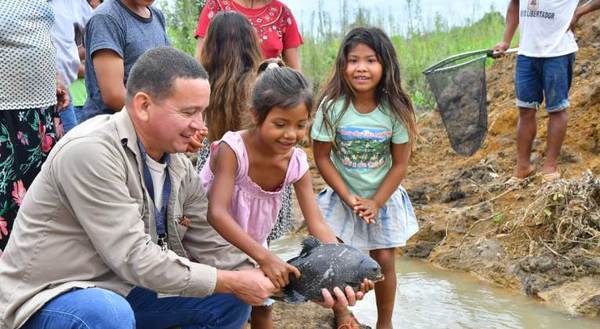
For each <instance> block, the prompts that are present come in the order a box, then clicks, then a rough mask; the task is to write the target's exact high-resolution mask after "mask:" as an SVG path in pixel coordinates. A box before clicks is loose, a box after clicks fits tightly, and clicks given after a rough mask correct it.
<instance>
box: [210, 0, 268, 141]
mask: <svg viewBox="0 0 600 329" xmlns="http://www.w3.org/2000/svg"><path fill="white" fill-rule="evenodd" d="M261 58H262V55H261V52H260V48H259V41H258V37H257V36H256V31H255V30H254V28H253V27H252V25H251V24H250V21H248V19H246V17H244V16H243V15H242V14H239V13H237V12H234V11H224V12H220V13H218V14H217V15H215V17H214V18H213V19H212V22H211V24H210V26H209V28H208V32H207V34H206V39H205V40H204V46H203V50H202V53H201V55H200V62H201V63H202V65H203V66H204V68H205V69H206V70H207V71H208V75H209V82H210V88H211V93H210V104H209V106H208V108H206V112H205V120H206V123H207V126H208V128H209V129H208V140H209V141H214V140H218V139H220V138H221V137H223V135H224V134H225V133H226V132H227V131H230V130H232V131H235V130H240V129H242V128H244V124H243V123H244V122H247V121H249V120H247V119H246V118H244V117H245V116H247V115H248V113H247V112H248V110H249V107H250V106H249V105H250V104H249V102H248V100H249V98H250V93H251V90H252V85H253V83H254V81H255V79H256V72H257V68H258V65H259V63H260V61H261Z"/></svg>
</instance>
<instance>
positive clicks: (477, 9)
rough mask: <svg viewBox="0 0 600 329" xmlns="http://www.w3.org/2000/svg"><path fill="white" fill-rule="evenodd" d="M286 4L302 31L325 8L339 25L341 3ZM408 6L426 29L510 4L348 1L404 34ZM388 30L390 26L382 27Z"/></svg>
mask: <svg viewBox="0 0 600 329" xmlns="http://www.w3.org/2000/svg"><path fill="white" fill-rule="evenodd" d="M171 1H173V0H159V1H157V3H158V4H159V6H160V5H161V4H164V3H169V2H171ZM280 1H282V2H283V3H285V4H286V5H287V6H288V7H290V9H291V10H292V13H293V14H294V16H295V17H296V20H297V21H298V25H299V26H300V29H301V30H305V31H306V30H308V29H310V28H311V26H314V25H315V24H313V23H312V20H313V18H312V17H313V15H312V13H313V12H315V11H317V9H318V8H319V7H322V8H324V10H325V12H326V13H328V14H329V15H330V16H331V17H330V19H331V21H332V26H333V27H334V28H335V26H336V25H339V22H340V15H341V14H340V12H341V10H340V8H341V4H342V0H280ZM408 2H411V3H412V7H413V11H412V12H413V25H414V24H415V23H417V22H416V21H415V19H414V12H415V7H416V6H417V4H418V7H419V8H420V11H421V14H420V20H419V22H418V23H421V24H422V25H423V26H425V27H427V26H429V27H433V23H434V18H435V16H436V13H439V14H440V16H441V17H443V18H444V19H445V20H446V21H447V22H448V24H449V25H450V26H456V25H464V24H465V22H467V20H471V21H473V20H478V19H479V18H481V17H482V16H483V15H484V14H485V13H486V12H489V11H490V9H491V8H494V9H495V10H496V11H500V12H501V13H502V14H503V15H504V13H505V12H506V8H507V6H508V3H509V0H362V1H361V0H358V1H356V0H354V1H353V0H347V1H346V3H347V4H348V6H349V11H350V16H351V17H354V14H353V13H354V12H355V11H356V9H357V8H358V7H359V6H360V7H362V8H365V9H368V10H369V12H370V13H371V15H372V17H373V18H375V17H377V16H379V17H383V18H385V19H386V20H388V18H390V17H391V18H393V21H394V24H395V25H396V29H397V30H399V31H401V32H402V31H405V29H406V27H407V26H408V20H409V15H408V12H409V11H408V6H407V4H408ZM382 27H383V28H388V27H389V26H382Z"/></svg>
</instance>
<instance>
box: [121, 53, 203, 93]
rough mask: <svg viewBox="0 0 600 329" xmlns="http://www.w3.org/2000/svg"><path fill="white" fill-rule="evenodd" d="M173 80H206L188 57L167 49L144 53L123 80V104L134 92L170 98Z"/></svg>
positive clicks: (193, 60)
mask: <svg viewBox="0 0 600 329" xmlns="http://www.w3.org/2000/svg"><path fill="white" fill-rule="evenodd" d="M177 78H182V79H202V80H207V79H208V73H206V70H205V69H204V68H203V67H202V66H201V65H200V64H198V62H196V60H195V59H194V58H192V57H191V56H190V55H188V54H186V53H184V52H182V51H180V50H177V49H175V48H171V47H158V48H154V49H150V50H148V51H147V52H145V53H144V54H143V55H142V56H140V58H138V60H137V61H136V62H135V64H134V65H133V67H132V68H131V72H130V73H129V78H128V79H127V85H126V88H127V102H129V101H131V100H132V99H133V96H135V94H137V93H138V92H145V93H147V94H148V95H150V97H152V98H154V99H156V100H160V99H165V98H168V97H169V96H171V93H172V91H173V90H172V88H173V84H174V83H175V80H176V79H177Z"/></svg>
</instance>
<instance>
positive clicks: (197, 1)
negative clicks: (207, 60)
mask: <svg viewBox="0 0 600 329" xmlns="http://www.w3.org/2000/svg"><path fill="white" fill-rule="evenodd" d="M205 2H206V0H175V1H169V2H167V1H164V0H163V1H161V3H162V6H161V9H162V11H163V13H164V14H165V16H166V18H167V34H168V35H169V38H170V39H171V43H172V45H173V47H175V48H177V49H179V50H182V51H185V52H186V53H188V54H190V55H192V56H193V55H194V53H195V51H196V38H195V37H194V36H195V34H196V25H197V24H198V15H199V14H200V11H201V10H202V7H204V3H205Z"/></svg>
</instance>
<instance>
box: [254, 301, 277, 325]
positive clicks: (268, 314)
mask: <svg viewBox="0 0 600 329" xmlns="http://www.w3.org/2000/svg"><path fill="white" fill-rule="evenodd" d="M250 319H251V320H250V324H251V327H250V328H252V329H272V328H273V317H272V308H271V307H270V306H266V305H263V306H253V307H252V313H251V318H250Z"/></svg>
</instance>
